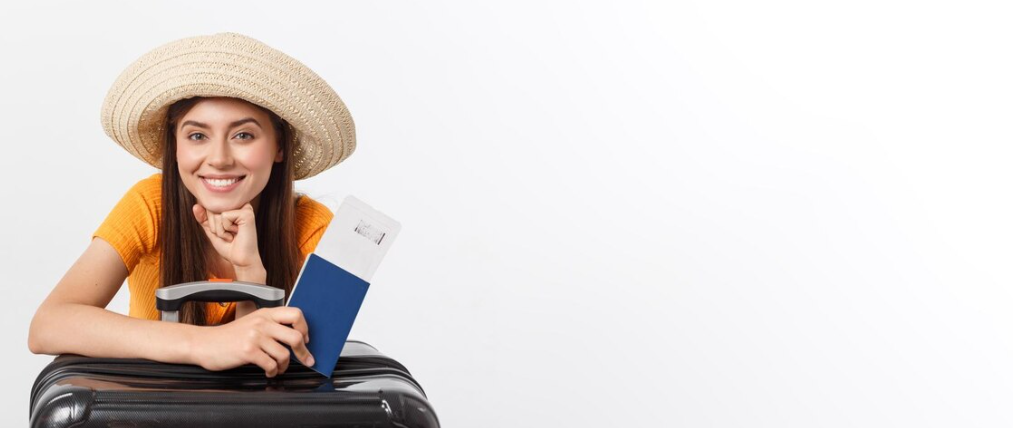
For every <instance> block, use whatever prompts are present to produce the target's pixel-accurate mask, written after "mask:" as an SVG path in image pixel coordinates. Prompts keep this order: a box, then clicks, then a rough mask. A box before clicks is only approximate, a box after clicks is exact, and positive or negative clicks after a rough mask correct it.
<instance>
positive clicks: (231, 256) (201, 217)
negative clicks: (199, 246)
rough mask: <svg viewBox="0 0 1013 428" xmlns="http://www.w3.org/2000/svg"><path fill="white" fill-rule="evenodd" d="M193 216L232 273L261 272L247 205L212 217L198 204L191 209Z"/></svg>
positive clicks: (260, 263) (260, 262) (258, 253)
mask: <svg viewBox="0 0 1013 428" xmlns="http://www.w3.org/2000/svg"><path fill="white" fill-rule="evenodd" d="M193 215H194V217H195V218H196V219H197V222H198V223H200V225H201V227H203V228H204V233H205V234H206V235H207V237H208V240H210V241H211V245H213V246H214V247H215V250H216V251H218V254H219V255H221V256H222V257H223V258H225V260H227V261H228V262H229V263H232V266H233V267H234V268H235V269H236V271H237V272H238V271H240V270H248V269H263V268H264V264H263V262H262V261H261V259H260V250H259V249H258V248H257V223H256V222H255V221H254V217H253V206H252V205H250V204H249V203H247V204H246V205H243V207H242V208H240V209H238V210H232V211H225V212H223V213H213V212H210V211H208V210H207V209H205V208H204V207H203V206H202V205H201V204H196V205H194V206H193Z"/></svg>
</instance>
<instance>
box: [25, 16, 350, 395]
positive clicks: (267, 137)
mask: <svg viewBox="0 0 1013 428" xmlns="http://www.w3.org/2000/svg"><path fill="white" fill-rule="evenodd" d="M102 124H103V128H104V129H105V131H106V133H107V134H108V135H109V136H110V137H111V138H112V139H113V141H114V142H116V143H117V144H119V145H121V146H122V147H123V148H124V149H126V150H127V151H128V152H130V153H131V154H133V155H134V156H136V157H137V158H139V159H141V160H142V161H144V162H146V163H148V164H151V165H153V166H155V167H159V168H161V170H162V172H161V173H160V174H155V175H152V176H151V177H148V178H145V179H142V180H140V181H138V182H137V183H136V184H135V185H134V186H133V187H131V189H130V190H129V191H128V192H127V193H126V195H124V197H123V198H122V199H121V200H120V202H119V203H117V204H116V206H115V207H114V208H113V210H112V211H111V212H110V213H109V215H108V216H107V218H106V220H105V221H104V222H103V223H102V224H101V225H100V226H99V228H98V229H97V230H96V231H95V233H94V236H93V240H92V243H91V245H90V246H89V247H88V248H87V249H86V250H85V252H84V254H82V255H81V257H80V258H79V259H78V261H77V262H76V263H75V264H74V265H73V266H71V268H70V269H69V270H68V271H67V273H66V275H65V276H64V277H63V278H62V279H61V280H60V282H59V283H58V284H57V285H56V287H55V288H54V289H53V291H52V292H51V293H50V295H49V297H48V298H47V299H46V300H45V301H44V302H43V303H42V305H41V306H40V307H39V309H38V311H37V312H36V315H35V317H34V318H33V320H32V325H31V328H30V332H29V348H30V349H31V350H32V352H35V353H46V354H64V353H74V354H81V355H85V356H91V357H118V358H145V359H150V360H156V361H162V362H175V363H189V364H197V365H200V366H203V367H204V368H207V369H210V370H223V369H229V368H233V367H237V366H240V365H243V364H249V363H252V364H257V365H258V366H260V367H261V368H263V370H264V371H265V373H266V374H267V375H268V376H275V375H277V374H278V373H282V372H284V371H285V370H286V368H287V367H288V365H289V355H290V354H289V350H288V349H286V346H287V347H289V348H291V349H292V351H293V352H294V354H295V355H296V357H298V358H299V359H300V360H302V361H303V362H304V363H307V364H313V356H312V355H310V354H309V351H308V350H307V349H306V346H305V343H306V342H307V341H308V340H309V331H308V328H307V326H306V322H305V320H304V319H303V316H302V313H301V312H300V311H299V310H298V309H295V308H287V307H280V308H268V309H257V310H254V309H255V308H254V307H253V305H252V304H246V303H241V304H238V305H237V304H234V303H229V304H217V303H211V304H209V303H204V302H190V303H188V304H186V305H184V307H183V308H182V310H181V312H180V316H181V320H182V321H184V322H183V323H180V324H176V323H164V322H159V321H157V320H158V318H159V312H158V311H157V310H156V308H155V296H154V294H155V290H156V289H158V288H159V287H166V286H171V285H176V284H180V283H186V282H191V281H199V280H205V279H208V278H233V279H238V280H242V281H247V282H255V283H261V284H266V285H268V286H271V287H276V288H280V289H283V290H285V291H286V295H288V294H289V292H290V291H291V289H292V285H293V283H294V282H295V277H296V275H297V274H298V267H299V266H300V265H301V264H302V261H303V260H304V259H305V257H306V256H307V255H308V254H309V253H310V252H311V251H313V249H314V247H315V246H316V244H317V242H318V241H319V239H320V237H321V235H322V234H323V231H324V229H325V228H326V226H327V224H328V223H329V222H330V219H331V217H332V216H333V215H332V213H331V212H330V211H329V210H328V209H327V208H326V207H324V206H323V205H321V204H320V203H318V202H316V201H313V200H312V199H310V198H309V197H307V196H301V195H297V194H295V192H294V189H293V182H294V180H297V179H302V178H307V177H311V176H313V175H316V174H318V173H320V172H322V171H324V170H326V169H328V168H330V167H333V166H334V165H337V164H338V163H340V162H341V161H343V160H344V159H346V158H347V157H348V156H349V155H351V153H352V152H353V151H354V149H355V129H354V125H353V123H352V119H351V116H350V115H349V114H348V110H347V109H346V108H345V105H344V103H343V102H342V101H341V99H340V98H338V96H337V94H336V93H335V92H334V90H333V89H331V87H330V86H329V85H327V83H326V82H324V81H323V80H322V79H321V78H320V77H319V76H317V75H316V74H315V73H313V72H312V71H311V70H309V69H308V68H306V67H305V66H304V65H302V64H301V63H299V62H298V61H296V60H294V59H292V58H291V57H288V56H287V55H285V54H284V53H281V52H279V51H277V50H275V49H273V48H270V47H268V46H267V45H264V44H263V43H261V42H259V41H257V40H254V39H251V38H249V37H246V36H242V35H238V34H231V33H225V34H218V35H214V36H203V37H193V38H189V39H183V40H179V41H176V42H172V43H169V44H166V45H164V46H161V47H159V48H156V49H155V50H153V51H151V52H149V53H147V54H145V55H144V56H142V57H141V58H139V59H138V60H137V61H135V62H134V63H133V64H132V65H130V66H129V67H127V69H126V70H125V71H124V72H123V73H122V74H121V75H120V77H119V78H118V79H117V80H116V82H115V83H114V84H113V86H112V88H111V89H110V90H109V93H108V95H107V96H106V100H105V103H104V104H103V108H102ZM124 279H126V280H127V283H128V286H129V288H130V313H129V316H122V315H119V314H116V313H114V312H111V311H108V310H106V309H105V307H106V305H107V304H108V303H109V301H110V300H111V299H112V297H113V296H114V295H115V294H116V292H117V290H118V289H119V287H120V286H121V284H122V283H123V281H124ZM199 326H209V328H208V327H199Z"/></svg>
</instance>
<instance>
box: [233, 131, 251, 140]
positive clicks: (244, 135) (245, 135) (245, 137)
mask: <svg viewBox="0 0 1013 428" xmlns="http://www.w3.org/2000/svg"><path fill="white" fill-rule="evenodd" d="M236 138H238V139H240V140H250V139H253V134H251V133H249V132H240V133H238V134H236Z"/></svg>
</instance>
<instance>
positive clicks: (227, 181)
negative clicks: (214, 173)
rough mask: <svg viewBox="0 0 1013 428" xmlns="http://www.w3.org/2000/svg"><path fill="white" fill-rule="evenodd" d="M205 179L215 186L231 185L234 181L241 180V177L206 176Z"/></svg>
mask: <svg viewBox="0 0 1013 428" xmlns="http://www.w3.org/2000/svg"><path fill="white" fill-rule="evenodd" d="M204 181H206V182H208V184H210V185H212V186H214V187H229V186H231V185H232V183H235V182H237V181H239V179H238V178H229V179H217V178H205V179H204Z"/></svg>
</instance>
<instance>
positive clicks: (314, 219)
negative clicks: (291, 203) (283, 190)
mask: <svg viewBox="0 0 1013 428" xmlns="http://www.w3.org/2000/svg"><path fill="white" fill-rule="evenodd" d="M332 218H334V213H333V212H331V210H330V208H327V206H326V205H324V204H322V203H320V202H319V201H316V200H314V199H313V198H310V197H309V196H306V195H297V199H296V203H295V227H296V234H297V235H298V240H299V249H300V252H301V253H303V255H305V254H308V253H310V252H312V251H313V249H314V248H316V246H317V243H318V242H320V237H321V236H323V234H324V231H325V230H326V229H327V225H329V224H331V219H332Z"/></svg>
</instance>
